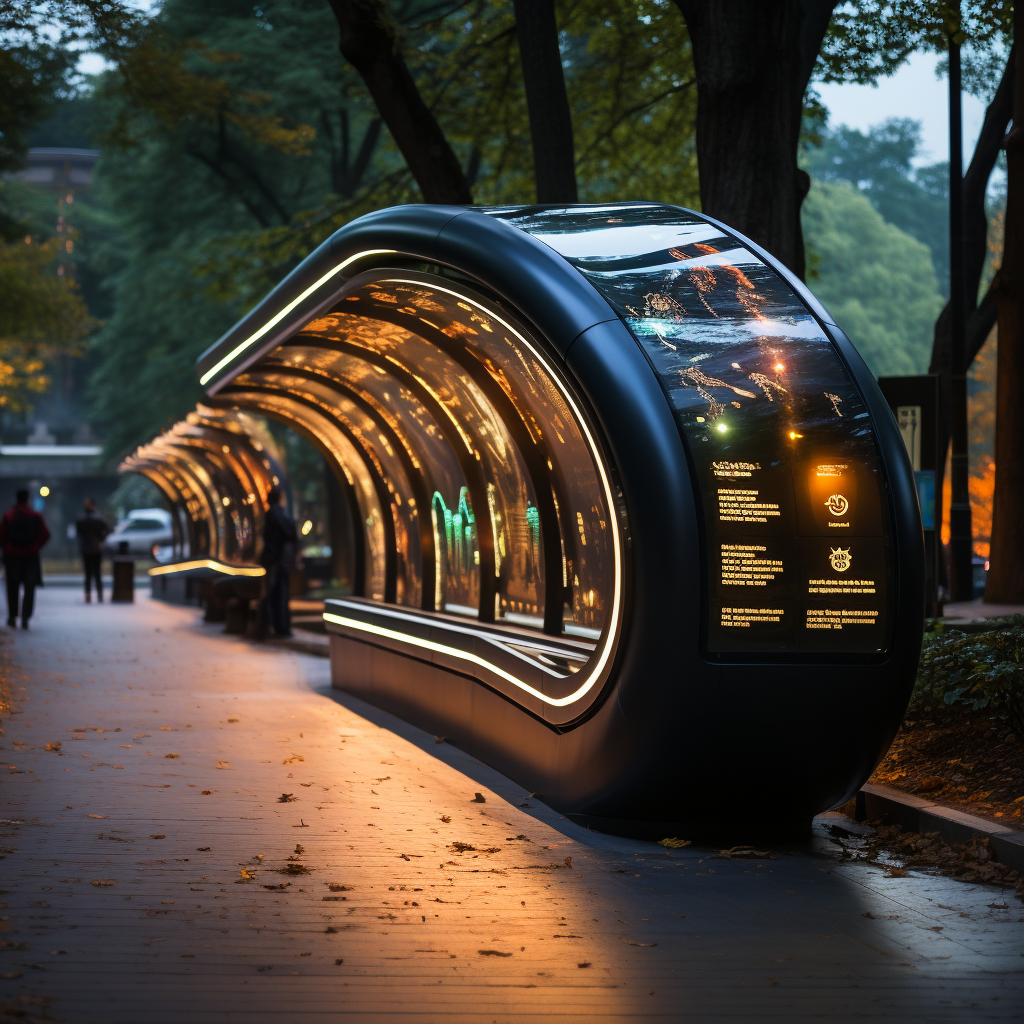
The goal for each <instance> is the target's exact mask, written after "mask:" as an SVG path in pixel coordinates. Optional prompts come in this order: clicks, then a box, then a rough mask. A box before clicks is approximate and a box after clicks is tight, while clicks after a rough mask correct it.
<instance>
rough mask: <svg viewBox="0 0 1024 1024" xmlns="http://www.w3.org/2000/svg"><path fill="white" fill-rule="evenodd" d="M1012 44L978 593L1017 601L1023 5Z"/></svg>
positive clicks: (1022, 462)
mask: <svg viewBox="0 0 1024 1024" xmlns="http://www.w3.org/2000/svg"><path fill="white" fill-rule="evenodd" d="M1013 32H1014V39H1015V42H1016V43H1017V46H1016V53H1015V54H1014V57H1015V77H1014V83H1013V128H1012V130H1011V131H1010V134H1009V135H1007V137H1006V235H1005V238H1004V241H1003V265H1002V267H1000V269H999V272H998V274H997V275H996V280H995V281H994V282H993V292H994V293H995V297H996V307H997V309H998V314H999V327H998V330H999V354H998V362H997V379H996V460H995V461H996V485H995V495H994V497H993V508H992V549H991V554H990V556H989V574H988V581H987V584H986V587H985V600H986V601H990V602H992V603H993V604H1021V603H1024V525H1022V521H1021V518H1022V514H1024V400H1022V397H1021V396H1022V394H1024V316H1022V310H1021V302H1022V301H1024V5H1021V4H1019V3H1018V4H1017V5H1016V6H1015V8H1014V12H1013Z"/></svg>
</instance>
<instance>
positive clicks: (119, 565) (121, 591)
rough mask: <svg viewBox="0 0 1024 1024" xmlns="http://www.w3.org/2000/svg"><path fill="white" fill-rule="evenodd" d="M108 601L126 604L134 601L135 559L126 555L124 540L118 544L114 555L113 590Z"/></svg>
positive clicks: (126, 546)
mask: <svg viewBox="0 0 1024 1024" xmlns="http://www.w3.org/2000/svg"><path fill="white" fill-rule="evenodd" d="M110 600H111V601H121V602H124V603H128V604H130V603H131V602H133V601H134V600H135V559H134V558H132V556H131V555H130V554H128V541H126V540H123V541H121V542H120V543H119V544H118V546H117V554H116V555H114V589H113V593H112V594H111V596H110Z"/></svg>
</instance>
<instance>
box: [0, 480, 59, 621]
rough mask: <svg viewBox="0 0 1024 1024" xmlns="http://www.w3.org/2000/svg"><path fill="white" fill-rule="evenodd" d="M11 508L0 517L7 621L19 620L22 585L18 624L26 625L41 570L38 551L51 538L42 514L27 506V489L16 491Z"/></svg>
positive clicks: (0, 540)
mask: <svg viewBox="0 0 1024 1024" xmlns="http://www.w3.org/2000/svg"><path fill="white" fill-rule="evenodd" d="M16 497H17V502H16V504H15V506H14V508H12V509H10V510H9V511H8V512H6V513H5V514H4V517H3V519H2V520H0V548H2V549H3V554H4V571H5V573H6V576H7V625H8V626H12V627H13V626H16V625H17V624H18V604H19V599H20V598H21V588H22V587H24V588H25V595H24V600H22V601H21V628H22V629H28V620H29V619H31V618H32V611H33V609H34V608H35V602H36V587H37V586H42V582H43V573H42V567H41V565H40V562H39V552H40V550H41V548H42V546H43V545H44V544H45V543H46V542H47V541H48V540H49V539H50V531H49V530H48V529H47V528H46V523H45V522H44V521H43V517H42V516H41V515H40V514H39V513H38V512H37V511H36V510H35V509H33V508H30V507H29V503H28V491H26V490H24V489H22V490H20V491H18V493H17V495H16Z"/></svg>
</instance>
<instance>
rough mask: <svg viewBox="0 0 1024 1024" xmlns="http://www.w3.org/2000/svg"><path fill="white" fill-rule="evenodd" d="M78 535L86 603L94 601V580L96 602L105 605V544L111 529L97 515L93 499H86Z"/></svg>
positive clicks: (76, 529)
mask: <svg viewBox="0 0 1024 1024" xmlns="http://www.w3.org/2000/svg"><path fill="white" fill-rule="evenodd" d="M75 531H76V533H77V534H78V546H79V548H80V550H81V552H82V565H83V566H84V568H85V603H86V604H89V602H90V601H92V587H91V586H90V583H91V581H92V580H95V581H96V600H97V601H98V602H99V603H100V604H102V603H103V575H102V570H103V542H104V540H106V538H107V534H109V533H110V527H109V526H107V524H106V522H105V521H104V519H103V518H102V517H101V516H98V515H97V514H96V502H95V500H94V499H93V498H86V499H85V515H83V516H79V518H78V522H76V523H75Z"/></svg>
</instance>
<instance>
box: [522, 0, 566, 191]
mask: <svg viewBox="0 0 1024 1024" xmlns="http://www.w3.org/2000/svg"><path fill="white" fill-rule="evenodd" d="M515 10H516V34H517V36H518V38H519V57H520V59H521V61H522V64H523V82H524V84H525V86H526V106H527V110H528V111H529V113H530V140H531V142H532V144H533V177H534V182H535V183H536V188H537V202H538V203H575V202H576V157H575V152H574V148H573V138H572V114H571V112H570V110H569V97H568V95H567V93H566V91H565V76H564V75H563V74H562V55H561V53H560V52H559V49H558V26H557V24H556V22H555V4H554V0H515Z"/></svg>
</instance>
